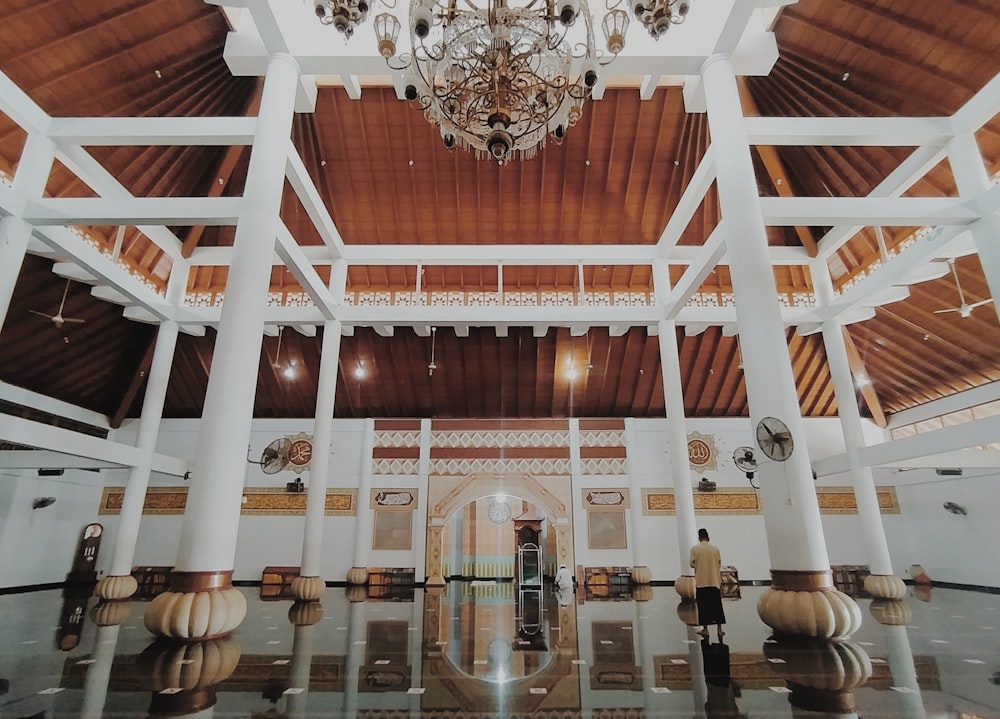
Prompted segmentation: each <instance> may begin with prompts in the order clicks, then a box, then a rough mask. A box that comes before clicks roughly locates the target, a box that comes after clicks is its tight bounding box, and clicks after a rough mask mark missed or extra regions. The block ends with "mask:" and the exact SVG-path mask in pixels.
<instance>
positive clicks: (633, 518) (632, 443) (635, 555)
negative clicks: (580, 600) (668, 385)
mask: <svg viewBox="0 0 1000 719" xmlns="http://www.w3.org/2000/svg"><path fill="white" fill-rule="evenodd" d="M637 451H638V449H637V445H636V438H635V420H634V419H631V418H626V419H625V456H626V465H625V471H626V472H627V473H628V492H629V495H630V496H629V521H630V522H631V523H632V531H631V532H629V534H631V535H632V539H631V542H632V564H633V566H634V567H647V568H648V567H649V560H648V555H649V550H650V549H651V548H650V546H649V545H648V543H647V542H643V541H640V539H639V528H640V527H641V526H642V481H641V479H640V477H639V473H638V472H637V471H636V469H637V463H636V462H634V461H632V459H631V457H633V456H634V454H635V453H636V452H637ZM632 574H633V578H635V570H634V569H633V572H632ZM649 579H650V578H649V577H646V578H645V581H642V582H640V583H641V584H648V583H649Z"/></svg>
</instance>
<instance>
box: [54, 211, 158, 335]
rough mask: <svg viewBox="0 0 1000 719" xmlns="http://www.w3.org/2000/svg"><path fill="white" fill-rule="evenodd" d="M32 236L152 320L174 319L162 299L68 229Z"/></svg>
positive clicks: (56, 229) (55, 229) (61, 228)
mask: <svg viewBox="0 0 1000 719" xmlns="http://www.w3.org/2000/svg"><path fill="white" fill-rule="evenodd" d="M34 234H35V236H36V237H38V238H39V239H40V240H41V241H42V242H44V243H45V244H46V245H49V246H50V247H52V248H53V249H55V250H56V251H57V252H58V253H59V254H60V255H61V256H63V257H65V258H68V259H70V260H72V262H73V263H75V264H76V265H78V266H79V267H81V268H83V269H84V270H85V271H86V272H88V273H89V274H91V275H93V276H94V277H96V278H98V280H99V281H100V282H102V283H103V284H106V285H109V286H110V287H112V288H114V289H115V290H116V291H117V292H119V293H121V294H122V295H124V296H125V297H126V298H127V299H128V300H129V301H130V302H133V303H135V304H136V305H139V306H141V307H143V308H145V309H146V310H147V311H149V312H150V313H152V314H153V316H154V318H155V319H156V320H164V319H173V318H174V317H175V315H176V313H175V311H174V308H173V307H172V305H171V304H170V303H169V302H168V301H167V299H166V298H165V297H162V296H160V295H159V294H157V293H156V292H154V291H153V290H152V289H151V288H150V287H149V286H148V285H147V284H145V283H144V282H141V281H139V280H138V279H137V278H136V277H134V276H133V275H132V273H131V272H129V271H128V270H127V269H125V268H124V267H122V266H121V265H120V264H118V263H117V262H115V261H114V260H112V259H111V258H110V257H109V256H108V255H105V254H104V253H103V252H101V251H100V250H98V249H97V248H96V247H94V246H93V245H91V244H90V243H88V242H84V241H83V240H82V239H81V238H80V237H79V236H78V235H77V234H76V233H75V232H73V231H72V230H70V229H68V228H65V227H36V228H35V229H34Z"/></svg>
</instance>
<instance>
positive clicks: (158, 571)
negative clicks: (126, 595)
mask: <svg viewBox="0 0 1000 719" xmlns="http://www.w3.org/2000/svg"><path fill="white" fill-rule="evenodd" d="M173 570H174V568H173V567H163V566H145V567H132V576H133V577H134V578H135V581H136V582H138V584H139V586H138V588H137V589H136V590H135V594H134V595H132V598H133V599H152V598H153V597H155V596H157V595H158V594H163V592H165V591H167V588H168V587H169V586H170V573H171V572H172V571H173Z"/></svg>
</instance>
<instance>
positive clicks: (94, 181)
mask: <svg viewBox="0 0 1000 719" xmlns="http://www.w3.org/2000/svg"><path fill="white" fill-rule="evenodd" d="M56 159H58V160H59V161H60V162H61V163H63V164H64V165H65V166H66V168H67V169H68V170H69V171H70V172H72V173H73V174H74V175H76V176H77V177H78V178H79V179H80V180H82V181H83V183H84V184H85V185H87V187H89V188H90V189H92V190H93V191H94V192H96V193H97V194H98V195H100V196H101V197H121V198H128V197H132V193H131V192H129V191H128V189H127V188H126V187H125V186H124V185H123V184H121V183H120V182H119V181H118V179H117V178H116V177H115V176H114V175H112V174H111V173H110V172H108V171H107V170H106V169H105V168H104V166H103V165H102V164H101V163H99V162H98V161H97V160H95V159H94V157H93V156H92V155H91V154H90V153H89V152H87V151H86V150H85V149H83V148H82V147H64V148H60V149H59V150H58V151H57V152H56ZM137 229H138V230H140V231H141V232H142V234H144V235H145V236H146V237H148V238H149V239H150V240H152V241H153V242H154V243H155V244H156V246H157V247H159V248H160V249H161V250H163V251H164V252H165V253H166V254H167V256H169V257H171V258H172V259H173V260H174V262H179V261H181V260H183V259H184V258H183V256H182V255H181V246H182V243H181V241H180V240H179V239H178V238H177V235H175V234H174V233H173V232H171V231H170V230H169V229H167V228H166V227H163V226H160V225H139V226H138V227H137Z"/></svg>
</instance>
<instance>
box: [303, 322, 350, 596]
mask: <svg viewBox="0 0 1000 719" xmlns="http://www.w3.org/2000/svg"><path fill="white" fill-rule="evenodd" d="M340 333H341V323H340V322H339V321H338V320H334V321H331V322H326V323H325V324H324V326H323V348H322V353H323V354H322V356H321V357H320V365H319V381H318V386H317V389H316V423H315V426H314V428H313V440H312V444H313V453H312V460H311V461H310V465H309V496H308V497H307V499H306V522H305V529H304V532H303V535H304V536H303V538H302V567H301V569H300V571H299V573H300V574H301V575H302V576H303V577H318V576H319V573H320V572H319V566H320V554H321V551H322V548H323V522H324V519H325V518H326V488H327V484H328V482H327V476H328V474H329V467H330V444H331V441H332V437H333V408H334V404H335V399H336V396H337V369H338V366H339V361H340V337H341V335H340Z"/></svg>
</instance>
